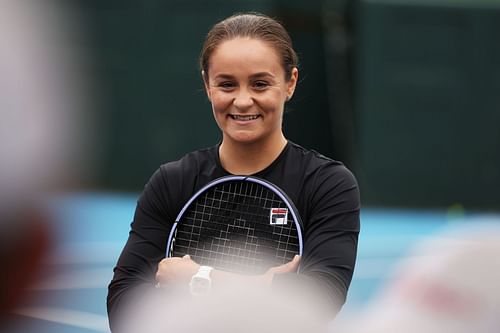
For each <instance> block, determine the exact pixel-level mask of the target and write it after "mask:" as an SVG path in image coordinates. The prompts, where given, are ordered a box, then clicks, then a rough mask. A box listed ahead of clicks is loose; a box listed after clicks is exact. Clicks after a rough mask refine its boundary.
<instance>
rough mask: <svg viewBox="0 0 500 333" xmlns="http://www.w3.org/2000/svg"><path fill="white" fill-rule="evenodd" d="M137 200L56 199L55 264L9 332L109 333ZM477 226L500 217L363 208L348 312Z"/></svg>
mask: <svg viewBox="0 0 500 333" xmlns="http://www.w3.org/2000/svg"><path fill="white" fill-rule="evenodd" d="M136 200H137V195H136V194H129V195H126V194H103V193H87V194H70V195H64V196H58V197H55V198H53V199H52V200H51V201H50V204H49V206H50V207H51V210H53V211H54V212H55V213H56V215H55V216H57V221H56V224H55V226H56V228H55V231H56V242H55V243H56V244H55V248H54V251H53V253H52V255H51V256H50V258H49V263H48V269H47V271H46V272H45V274H44V278H43V279H41V280H40V281H39V282H38V284H37V285H35V286H33V290H32V291H31V298H30V299H29V301H26V302H25V304H23V305H22V306H21V307H20V308H19V309H18V310H17V311H16V312H17V314H16V316H15V321H14V323H12V325H11V326H10V327H7V330H6V332H9V333H18V332H19V333H20V332H23V333H29V332H37V333H45V332H46V333H49V332H50V333H59V332H61V333H62V332H64V333H90V332H109V329H108V325H107V317H106V293H107V289H106V288H107V284H108V282H109V281H110V279H111V276H112V268H113V266H114V264H115V261H116V259H117V257H118V255H119V253H120V251H121V248H122V246H123V244H124V242H125V240H126V238H127V235H128V228H129V223H130V221H131V218H132V216H133V212H134V208H135V203H136ZM473 223H493V224H497V225H500V215H499V214H487V213H480V212H474V213H466V214H464V213H461V212H449V211H444V210H434V211H430V210H423V211H414V210H403V209H398V210H391V209H372V208H365V209H363V211H362V232H361V235H360V242H359V254H358V262H357V266H356V270H355V273H354V279H353V282H352V285H351V289H350V292H349V298H348V302H347V304H346V305H345V307H344V309H343V312H342V314H346V313H349V312H351V311H356V310H357V309H359V308H360V307H362V306H363V305H365V304H366V303H367V302H368V301H369V300H370V299H371V298H372V297H373V296H374V295H375V294H376V292H377V290H379V288H380V286H382V285H383V283H384V281H385V280H386V279H387V278H388V277H390V275H391V272H392V270H393V269H394V267H395V265H396V264H397V263H398V261H399V260H400V259H401V258H404V257H405V256H406V255H407V254H408V253H409V251H410V250H411V249H412V247H413V246H414V245H415V244H416V243H418V241H419V240H422V239H424V238H426V237H428V236H431V235H436V234H439V233H440V232H443V231H447V230H450V229H452V228H455V227H457V226H461V225H467V224H473Z"/></svg>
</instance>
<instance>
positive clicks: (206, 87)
mask: <svg viewBox="0 0 500 333" xmlns="http://www.w3.org/2000/svg"><path fill="white" fill-rule="evenodd" d="M201 78H202V80H203V85H204V86H205V93H206V94H207V98H208V100H209V101H212V99H211V96H210V85H209V84H208V77H207V76H206V75H205V71H201Z"/></svg>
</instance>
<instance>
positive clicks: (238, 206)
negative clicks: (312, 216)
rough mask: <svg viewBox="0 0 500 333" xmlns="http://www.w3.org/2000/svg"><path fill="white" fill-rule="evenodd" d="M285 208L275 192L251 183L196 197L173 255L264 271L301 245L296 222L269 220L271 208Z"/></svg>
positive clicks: (227, 185)
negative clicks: (189, 256)
mask: <svg viewBox="0 0 500 333" xmlns="http://www.w3.org/2000/svg"><path fill="white" fill-rule="evenodd" d="M277 208H287V205H286V203H285V202H283V201H282V200H281V199H280V198H279V197H278V196H277V195H276V194H275V193H273V192H272V191H270V190H269V189H267V188H265V187H264V186H262V185H259V184H256V183H251V182H228V183H223V184H221V185H219V186H217V187H214V188H211V189H209V190H208V191H206V192H205V193H204V194H202V195H201V196H199V197H198V198H197V199H196V200H195V201H194V202H193V203H192V204H191V206H190V207H189V209H188V210H186V212H185V214H184V217H183V219H182V220H181V221H180V223H179V224H178V227H177V230H176V237H175V243H174V250H173V255H174V256H181V255H184V254H190V255H191V256H192V257H193V259H194V260H195V261H196V262H198V263H200V264H204V265H210V266H213V267H216V268H218V269H224V270H227V271H233V272H238V273H262V272H264V271H265V270H267V269H268V268H269V267H272V266H276V265H280V264H283V263H285V262H288V261H289V260H291V259H292V258H293V256H294V255H295V254H297V253H298V250H299V245H298V243H299V239H298V237H297V230H296V227H295V222H294V221H293V220H292V219H291V216H290V214H288V220H287V221H286V224H282V225H271V224H270V212H271V211H272V209H277Z"/></svg>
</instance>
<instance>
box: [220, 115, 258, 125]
mask: <svg viewBox="0 0 500 333" xmlns="http://www.w3.org/2000/svg"><path fill="white" fill-rule="evenodd" d="M228 118H229V119H231V120H232V121H235V122H237V123H239V124H250V123H252V122H254V121H256V120H258V119H259V118H261V115H260V114H252V115H250V114H229V115H228Z"/></svg>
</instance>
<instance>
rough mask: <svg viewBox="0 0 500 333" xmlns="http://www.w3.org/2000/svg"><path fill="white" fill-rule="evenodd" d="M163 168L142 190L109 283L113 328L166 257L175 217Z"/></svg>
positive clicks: (149, 284) (153, 280) (110, 320)
mask: <svg viewBox="0 0 500 333" xmlns="http://www.w3.org/2000/svg"><path fill="white" fill-rule="evenodd" d="M163 173H164V171H163V170H162V168H160V169H159V170H158V171H157V172H156V173H155V174H154V175H153V176H152V177H151V179H150V181H149V182H148V184H147V185H146V186H145V188H144V191H143V193H142V194H141V196H140V198H139V200H138V203H137V207H136V210H135V214H134V220H133V222H132V224H131V230H130V233H129V238H128V240H127V243H126V245H125V247H124V249H123V250H122V253H121V255H120V257H119V259H118V263H117V265H116V267H115V268H114V276H113V279H112V281H111V283H110V284H109V287H108V297H107V308H108V318H109V324H110V327H111V330H112V331H119V330H118V329H117V325H118V322H119V321H120V318H119V317H120V315H121V314H123V313H124V312H125V309H126V308H127V305H128V304H129V301H132V300H135V297H136V296H138V295H141V294H143V293H144V291H145V289H148V290H149V289H151V288H153V286H154V284H155V274H156V271H157V266H158V263H159V262H160V261H161V260H162V259H163V258H164V257H165V250H166V245H167V244H166V240H167V238H168V233H169V232H170V229H171V226H172V224H173V221H174V219H175V216H172V214H171V213H169V212H172V211H173V210H171V209H169V207H168V206H167V205H168V203H169V201H168V200H165V199H166V196H167V194H166V193H167V189H168V186H169V184H166V182H167V181H166V177H164V175H163Z"/></svg>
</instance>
